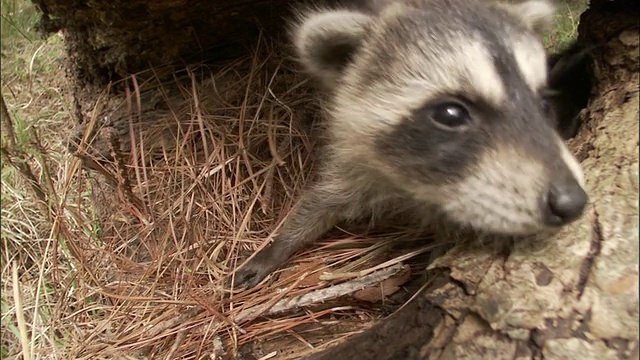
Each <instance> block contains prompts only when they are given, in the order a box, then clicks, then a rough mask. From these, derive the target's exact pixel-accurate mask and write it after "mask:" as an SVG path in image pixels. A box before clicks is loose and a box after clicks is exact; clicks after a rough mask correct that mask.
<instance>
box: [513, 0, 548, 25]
mask: <svg viewBox="0 0 640 360" xmlns="http://www.w3.org/2000/svg"><path fill="white" fill-rule="evenodd" d="M503 6H504V7H505V8H506V9H507V10H509V11H510V12H511V13H512V14H513V15H515V16H517V17H518V18H520V20H521V21H522V23H524V25H525V26H527V27H528V28H530V29H532V30H533V31H535V32H538V33H542V32H543V31H545V30H546V29H547V28H548V27H549V26H550V25H551V20H552V19H553V15H554V14H555V12H556V7H555V6H554V5H553V4H552V3H550V2H549V1H547V0H526V1H523V2H520V3H516V4H503Z"/></svg>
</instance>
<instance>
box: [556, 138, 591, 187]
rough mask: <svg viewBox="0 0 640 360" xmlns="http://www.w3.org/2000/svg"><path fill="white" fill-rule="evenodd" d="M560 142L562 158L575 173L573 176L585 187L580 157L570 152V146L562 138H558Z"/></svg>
mask: <svg viewBox="0 0 640 360" xmlns="http://www.w3.org/2000/svg"><path fill="white" fill-rule="evenodd" d="M558 143H559V144H558V146H560V156H562V160H564V162H565V164H567V167H568V168H569V170H570V171H571V173H572V174H573V177H574V178H575V179H576V181H577V182H578V184H580V186H581V187H582V188H583V189H584V184H585V180H584V172H583V171H582V166H581V165H580V163H579V162H578V159H576V157H575V156H573V154H571V153H570V152H569V148H568V147H567V145H565V143H564V142H563V141H562V139H560V138H558Z"/></svg>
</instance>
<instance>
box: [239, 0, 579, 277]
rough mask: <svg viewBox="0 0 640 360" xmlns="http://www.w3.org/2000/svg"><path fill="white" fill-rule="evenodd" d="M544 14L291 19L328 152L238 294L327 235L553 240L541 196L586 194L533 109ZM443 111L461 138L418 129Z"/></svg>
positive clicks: (473, 0)
mask: <svg viewBox="0 0 640 360" xmlns="http://www.w3.org/2000/svg"><path fill="white" fill-rule="evenodd" d="M551 14H552V7H551V6H550V5H549V4H548V3H546V2H544V1H540V0H530V1H527V2H524V3H522V4H516V5H507V4H494V3H489V2H487V1H482V0H405V1H391V0H372V1H371V2H370V3H369V6H368V8H367V9H366V10H351V9H337V10H336V9H306V10H302V11H300V12H299V15H298V19H297V22H295V24H294V26H293V30H292V37H293V43H294V44H295V48H296V51H297V56H298V58H299V60H300V63H301V65H302V66H303V68H304V69H305V71H306V72H307V73H308V74H309V75H310V76H311V77H313V78H315V79H316V80H317V82H318V83H319V84H320V85H321V86H322V88H323V90H324V91H325V93H326V94H327V95H328V98H329V100H328V101H327V103H326V121H327V127H328V133H329V136H330V141H329V145H328V146H327V149H326V150H325V151H326V153H325V154H324V155H325V162H324V164H323V166H322V168H321V169H320V172H319V176H318V179H317V181H316V182H315V183H314V184H313V185H311V186H310V188H309V189H307V190H306V192H305V193H304V194H303V195H302V197H301V199H300V201H299V204H298V205H297V207H296V209H295V210H294V211H293V212H292V213H291V217H290V218H289V219H287V220H286V222H285V223H284V225H283V228H282V229H281V230H280V231H279V233H278V235H277V236H276V237H275V239H274V241H273V243H272V244H271V245H269V246H268V247H267V248H265V249H264V250H263V251H261V252H260V253H258V254H256V256H255V257H254V258H253V259H251V260H250V261H249V262H248V263H247V264H246V265H245V266H243V267H242V268H241V269H240V270H239V271H238V272H237V273H236V275H235V283H236V285H245V286H254V285H256V284H257V283H258V282H260V281H261V280H262V279H263V278H264V277H266V276H267V275H268V274H269V273H271V272H272V271H273V270H275V269H276V268H277V267H279V266H280V265H282V264H283V263H284V262H285V261H286V260H287V259H288V258H289V257H290V256H291V255H292V254H293V253H295V252H296V251H298V250H300V249H301V248H303V247H305V246H306V245H308V244H310V243H312V242H314V241H315V240H316V239H317V238H318V237H320V236H321V235H322V234H323V233H324V232H326V231H327V230H329V229H331V228H332V227H333V226H335V225H336V224H338V223H340V222H344V221H352V220H356V219H360V218H363V217H369V218H372V219H374V220H375V219H377V218H380V217H385V216H389V215H390V214H394V213H405V214H408V215H410V216H412V217H414V220H415V221H416V223H418V224H420V225H426V224H429V223H430V222H431V221H433V220H434V219H436V218H440V217H443V218H444V219H446V221H447V222H449V223H451V224H453V225H457V226H459V227H461V228H470V229H473V230H475V231H478V232H481V233H495V234H501V235H527V234H533V233H539V232H541V231H544V230H547V229H549V228H550V227H553V226H550V223H551V222H550V220H549V218H548V215H545V214H546V213H545V211H544V210H545V209H547V208H548V206H547V201H548V198H547V195H546V194H547V192H548V191H549V190H548V189H549V187H550V184H552V185H553V186H555V187H556V188H558V187H559V188H561V189H564V188H563V186H564V187H565V188H566V187H568V188H570V189H573V190H575V189H578V190H576V191H574V192H573V193H579V192H581V191H582V190H581V186H582V184H583V182H584V180H583V175H582V172H581V169H580V166H579V164H578V163H577V161H576V160H575V158H573V156H572V155H571V154H569V152H568V150H567V148H566V146H565V145H564V144H563V142H562V140H561V139H560V137H559V136H558V134H557V132H556V131H555V129H554V127H553V124H554V121H553V119H551V118H550V116H549V115H547V114H546V113H545V111H544V106H543V105H542V101H541V96H540V92H541V91H543V90H544V87H545V86H546V72H547V69H546V56H545V54H544V50H543V47H542V44H541V43H540V41H539V39H538V33H537V31H539V29H541V28H542V27H543V26H544V24H545V23H546V22H548V19H549V16H550V15H551ZM451 99H453V100H454V101H455V102H456V103H462V104H463V105H464V108H465V109H467V110H468V112H469V114H470V117H469V122H468V123H466V124H465V125H464V126H459V127H455V128H449V127H447V126H443V125H442V124H441V123H438V122H436V121H432V120H430V119H431V118H432V116H434V115H433V114H434V111H435V110H434V109H440V106H443V105H441V104H450V102H451ZM445 108H446V109H449V108H448V107H445ZM558 184H560V185H558ZM556 185H557V186H556ZM579 195H580V194H579ZM549 196H550V195H549ZM578 197H579V196H578ZM580 200H583V199H577V200H576V201H580ZM576 206H579V205H576ZM547 212H548V211H547ZM572 220H574V219H571V221H572ZM566 222H567V223H568V222H570V221H569V220H567V221H566Z"/></svg>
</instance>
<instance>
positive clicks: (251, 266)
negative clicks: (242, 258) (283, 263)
mask: <svg viewBox="0 0 640 360" xmlns="http://www.w3.org/2000/svg"><path fill="white" fill-rule="evenodd" d="M265 250H268V249H265ZM278 265H280V263H279V262H277V261H274V259H272V258H271V257H270V256H269V251H264V250H263V251H262V252H261V253H259V254H257V255H256V256H255V257H254V258H253V259H251V260H249V262H248V263H246V264H245V265H244V266H243V267H241V268H240V269H238V270H236V273H235V276H234V280H233V287H234V288H245V289H249V288H252V287H254V286H256V285H258V284H259V283H260V282H261V281H262V280H264V279H265V278H266V277H267V276H268V275H269V274H271V273H272V272H273V270H275V269H276V268H277V267H278Z"/></svg>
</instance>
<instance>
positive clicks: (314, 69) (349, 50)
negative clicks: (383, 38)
mask: <svg viewBox="0 0 640 360" xmlns="http://www.w3.org/2000/svg"><path fill="white" fill-rule="evenodd" d="M370 22H371V17H370V16H369V15H367V14H363V13H360V12H356V11H351V10H313V11H306V12H301V13H299V16H298V22H297V23H295V24H294V25H293V26H292V28H291V35H292V38H293V45H294V46H295V51H296V55H297V57H298V60H299V61H300V63H302V65H303V66H304V67H305V70H306V71H307V72H308V73H309V74H310V75H311V76H314V77H315V78H316V79H317V80H320V81H321V82H323V83H324V85H326V86H332V85H333V84H335V82H336V81H338V80H339V78H340V77H341V75H342V71H343V70H344V67H345V66H346V65H347V64H348V63H349V61H351V58H352V56H353V53H354V52H355V51H356V50H357V48H358V47H359V46H360V44H361V42H362V39H363V37H364V35H365V33H366V28H367V25H368V24H369V23H370Z"/></svg>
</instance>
